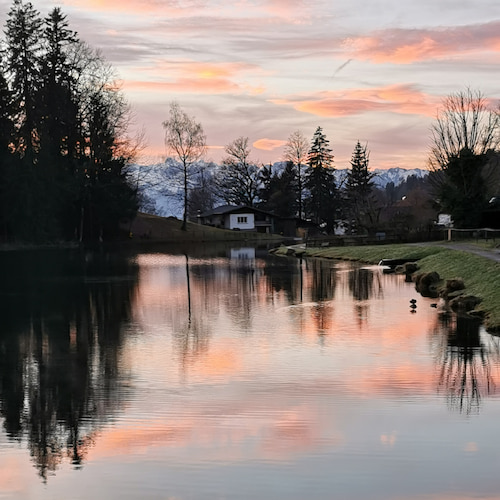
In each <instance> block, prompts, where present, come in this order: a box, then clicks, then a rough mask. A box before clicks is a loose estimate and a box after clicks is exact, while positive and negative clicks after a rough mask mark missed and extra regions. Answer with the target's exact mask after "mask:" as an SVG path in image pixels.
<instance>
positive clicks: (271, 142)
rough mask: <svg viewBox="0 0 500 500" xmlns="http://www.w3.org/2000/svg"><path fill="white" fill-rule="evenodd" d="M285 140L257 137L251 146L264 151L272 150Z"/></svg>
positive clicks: (284, 142)
mask: <svg viewBox="0 0 500 500" xmlns="http://www.w3.org/2000/svg"><path fill="white" fill-rule="evenodd" d="M285 144H286V141H280V140H277V139H268V138H267V137H266V138H264V139H259V140H258V141H255V142H254V143H253V147H254V148H256V149H263V150H264V151H273V150H274V149H277V148H280V147H281V146H284V145H285Z"/></svg>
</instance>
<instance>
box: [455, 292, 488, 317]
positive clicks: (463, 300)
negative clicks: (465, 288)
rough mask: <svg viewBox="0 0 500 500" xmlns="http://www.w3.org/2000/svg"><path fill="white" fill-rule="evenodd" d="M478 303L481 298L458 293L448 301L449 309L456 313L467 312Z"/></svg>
mask: <svg viewBox="0 0 500 500" xmlns="http://www.w3.org/2000/svg"><path fill="white" fill-rule="evenodd" d="M480 303H481V299H480V298H479V297H476V296H475V295H460V296H459V297H455V298H454V299H452V300H450V302H449V304H450V307H451V310H452V311H454V312H456V313H469V312H471V311H473V310H474V309H475V308H476V306H477V305H478V304H480Z"/></svg>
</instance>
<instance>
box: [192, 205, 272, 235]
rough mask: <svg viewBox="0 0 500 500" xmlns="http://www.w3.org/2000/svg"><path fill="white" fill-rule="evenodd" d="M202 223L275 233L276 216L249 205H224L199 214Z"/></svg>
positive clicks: (240, 229) (236, 229) (238, 229)
mask: <svg viewBox="0 0 500 500" xmlns="http://www.w3.org/2000/svg"><path fill="white" fill-rule="evenodd" d="M198 219H199V222H200V224H204V225H205V226H213V227H218V228H221V229H232V230H235V231H257V232H259V233H274V232H275V224H276V216H275V215H274V214H272V213H270V212H264V211H263V210H259V209H258V208H254V207H249V206H247V205H240V206H235V205H223V206H220V207H216V208H214V209H213V210H209V211H207V212H204V213H202V214H200V215H199V216H198Z"/></svg>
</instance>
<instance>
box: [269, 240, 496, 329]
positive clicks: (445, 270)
mask: <svg viewBox="0 0 500 500" xmlns="http://www.w3.org/2000/svg"><path fill="white" fill-rule="evenodd" d="M289 248H290V247H285V246H281V247H279V248H278V249H276V250H275V251H274V253H276V254H277V255H287V251H288V249H289ZM288 253H290V252H289V251H288ZM294 253H295V254H297V255H302V256H303V257H316V258H326V259H340V260H351V261H358V262H366V263H371V264H378V263H379V262H380V261H381V260H382V259H408V260H410V261H416V262H417V264H418V270H417V271H416V273H415V274H414V276H416V275H417V274H418V273H424V272H425V273H428V272H433V271H434V272H437V273H438V274H439V277H440V281H439V283H438V284H437V290H438V292H439V291H440V289H441V290H444V287H445V286H446V281H448V280H452V279H455V278H457V279H458V278H461V279H462V280H463V282H464V284H465V289H464V291H463V293H464V294H467V295H470V296H475V297H478V298H479V299H480V300H481V301H480V303H479V304H477V305H476V306H475V309H474V311H473V313H474V314H478V315H481V316H483V317H484V324H485V327H486V328H487V330H488V331H489V332H491V333H495V334H499V333H500V264H499V263H498V262H495V261H493V260H491V259H488V258H486V257H483V256H479V255H476V254H473V253H470V252H467V251H463V250H456V249H451V248H443V247H440V246H436V245H428V246H425V245H421V246H414V245H383V246H378V245H377V246H362V247H331V248H297V247H296V248H295V252H294Z"/></svg>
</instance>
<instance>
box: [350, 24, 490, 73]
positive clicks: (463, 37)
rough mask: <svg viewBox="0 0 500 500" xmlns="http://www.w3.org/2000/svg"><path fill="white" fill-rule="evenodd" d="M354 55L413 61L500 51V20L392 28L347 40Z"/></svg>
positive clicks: (372, 59) (392, 60)
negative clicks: (470, 24)
mask: <svg viewBox="0 0 500 500" xmlns="http://www.w3.org/2000/svg"><path fill="white" fill-rule="evenodd" d="M345 46H346V47H347V48H348V49H349V50H350V52H351V57H354V58H357V59H362V60H369V61H371V62H374V63H379V64H382V63H394V64H411V63H413V62H418V61H426V60H432V59H443V58H448V57H450V56H451V55H470V54H474V53H475V52H484V51H488V52H500V21H492V22H490V23H486V24H480V25H473V26H459V27H454V28H446V29H444V28H443V29H433V30H431V29H427V30H424V29H420V30H417V29H415V30H402V29H392V30H384V31H380V32H377V33H375V34H374V35H372V36H367V37H358V38H350V39H348V40H347V41H346V42H345Z"/></svg>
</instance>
